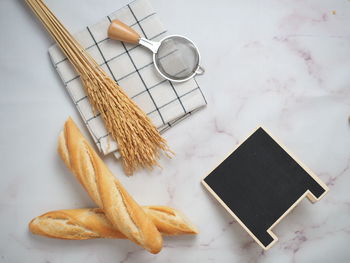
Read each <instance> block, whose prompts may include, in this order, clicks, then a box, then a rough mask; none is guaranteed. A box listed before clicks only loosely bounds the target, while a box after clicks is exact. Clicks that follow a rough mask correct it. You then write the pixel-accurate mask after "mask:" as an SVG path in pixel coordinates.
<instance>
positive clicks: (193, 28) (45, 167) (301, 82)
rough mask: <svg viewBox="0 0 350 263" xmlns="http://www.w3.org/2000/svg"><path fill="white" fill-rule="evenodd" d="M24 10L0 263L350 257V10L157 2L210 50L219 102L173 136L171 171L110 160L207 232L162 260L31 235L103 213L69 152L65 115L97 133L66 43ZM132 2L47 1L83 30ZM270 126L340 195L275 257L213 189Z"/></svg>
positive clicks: (2, 152) (12, 92) (16, 29)
mask: <svg viewBox="0 0 350 263" xmlns="http://www.w3.org/2000/svg"><path fill="white" fill-rule="evenodd" d="M23 2H24V1H23V0H1V1H0V27H1V35H2V36H1V40H0V80H1V85H0V89H1V96H0V121H1V129H0V142H1V144H0V164H1V166H0V167H1V183H0V262H45V263H49V262H50V263H58V262H87V263H88V262H104V263H105V262H247V263H253V262H269V263H270V262H278V263H279V262H298V263H299V262H300V263H303V262H319V263H321V262H337V263H342V262H344V263H345V262H349V261H350V249H349V244H350V192H349V184H350V178H349V176H350V169H349V167H350V147H349V145H350V127H349V123H348V116H349V115H350V102H349V98H350V72H349V71H350V1H348V0H338V1H334V0H333V1H331V0H329V1H326V0H322V1H316V0H314V1H311V0H310V1H294V0H267V1H261V0H260V1H258V0H251V1H244V0H240V1H238V0H236V1H229V0H226V1H207V0H204V1H200V0H195V1H186V0H179V1H162V0H152V4H153V5H154V7H155V8H156V9H157V10H158V12H159V15H160V17H161V19H162V20H163V22H164V23H165V24H166V26H167V28H169V29H170V30H171V32H173V33H180V34H183V35H187V36H189V37H190V38H192V39H193V40H194V41H195V42H196V43H197V45H198V46H199V47H200V50H201V53H202V57H203V65H204V66H205V67H206V70H207V71H206V74H205V75H204V76H202V77H201V78H198V81H199V83H200V85H201V86H202V88H203V90H204V92H205V94H206V96H207V99H208V103H209V104H208V107H207V108H206V109H205V110H202V111H201V112H199V113H197V114H195V115H194V116H192V117H191V118H190V119H188V120H186V121H184V122H183V123H181V124H179V125H178V126H177V127H175V128H174V129H172V130H170V131H168V132H167V133H166V135H165V137H166V138H167V139H168V141H169V144H170V145H171V147H172V149H173V150H174V151H175V152H176V153H177V155H176V157H175V158H174V159H172V160H166V159H163V160H162V165H163V167H164V168H163V170H159V169H156V170H154V171H152V172H141V173H138V174H136V175H135V176H133V177H130V178H128V177H126V176H124V175H123V173H122V171H121V169H120V164H119V163H118V162H116V161H115V160H114V159H113V158H106V161H107V163H108V164H109V165H110V167H111V169H112V170H113V171H114V172H115V174H116V175H117V176H118V178H119V179H120V180H121V181H122V182H123V183H124V185H125V187H126V188H127V189H128V190H129V192H130V193H131V194H133V196H134V197H135V199H136V200H138V201H139V203H141V204H165V205H170V206H173V207H176V208H178V209H180V210H182V211H183V212H184V213H186V214H187V216H188V217H189V218H190V219H191V220H192V221H193V222H194V223H195V224H197V225H198V227H199V228H200V231H201V233H200V234H199V235H198V236H197V237H176V238H166V239H165V247H164V249H163V250H162V252H161V253H160V254H158V255H151V254H149V253H147V252H145V251H143V250H142V249H140V248H139V247H137V246H136V245H134V244H132V243H131V242H128V241H124V240H88V241H62V240H53V239H48V238H43V237H38V236H33V235H31V234H30V233H29V232H28V229H27V224H28V222H29V221H30V220H31V219H32V218H33V217H35V216H37V215H40V214H42V213H44V212H46V211H49V210H54V209H63V208H78V207H89V206H92V205H93V204H92V202H91V201H90V200H89V198H88V197H87V194H85V193H84V191H83V189H82V188H81V186H80V185H79V184H78V183H77V182H76V181H75V179H74V177H73V176H72V175H71V174H70V173H69V172H68V171H67V169H66V168H65V167H64V165H63V163H62V162H61V160H60V159H59V157H58V155H57V153H56V141H57V135H58V133H59V131H60V129H61V128H62V125H63V123H64V121H65V119H66V118H67V117H68V116H69V115H71V116H72V117H73V118H74V119H75V120H76V122H77V123H78V125H80V127H83V126H82V123H81V122H80V120H79V117H78V114H77V112H76V111H75V109H74V106H73V105H72V103H71V101H70V99H69V98H68V95H67V94H66V91H65V90H64V88H63V86H62V84H61V82H60V80H59V79H58V77H57V75H56V72H55V71H54V69H53V68H52V66H51V64H50V61H49V58H48V55H47V48H48V47H49V46H50V45H51V44H52V40H51V39H50V38H49V37H48V36H47V34H46V32H45V31H44V30H43V28H42V27H41V26H40V24H39V23H38V22H37V21H36V20H34V17H33V16H32V15H31V14H30V12H28V10H27V8H26V7H25V4H24V3H23ZM127 2H128V1H127V0H120V1H117V0H102V1H94V0H77V1H69V0H60V1H58V0H47V3H48V5H49V6H50V7H51V8H52V9H53V10H54V12H55V13H56V14H57V15H58V16H59V17H60V18H62V21H63V22H64V24H65V25H66V26H67V27H68V28H69V29H70V30H71V31H72V32H76V31H78V30H79V29H81V28H82V27H84V26H86V25H89V24H92V23H94V22H96V21H98V20H99V19H100V17H102V16H104V15H105V14H107V13H110V12H111V11H112V10H116V9H118V8H119V7H121V6H123V5H125V4H127ZM258 125H263V126H265V127H266V128H268V129H269V130H270V132H271V133H273V134H274V135H275V136H276V137H278V138H279V139H281V140H282V141H283V142H284V144H285V145H286V146H287V147H288V148H289V149H290V150H291V151H292V152H294V154H295V155H297V156H298V157H299V158H300V159H301V160H302V161H303V162H304V163H305V164H306V165H307V166H309V167H310V168H311V169H312V170H313V171H314V172H315V173H316V174H317V175H318V176H319V177H320V178H321V179H322V180H323V181H324V182H325V183H326V184H327V185H328V186H329V188H330V192H329V193H328V194H327V195H326V196H325V197H324V199H322V200H321V201H320V202H319V203H316V204H314V205H312V204H311V203H309V202H308V201H307V200H304V201H302V202H301V203H300V205H299V206H298V207H297V208H296V209H295V210H294V211H293V212H292V213H291V214H290V215H289V216H288V217H287V218H285V220H283V221H282V222H281V223H280V224H279V225H278V226H277V227H276V228H275V229H274V232H275V233H276V234H277V236H278V237H279V242H278V243H277V244H276V245H275V246H274V247H272V248H271V249H270V250H269V251H267V252H264V251H263V250H262V249H261V248H260V247H259V246H258V245H256V244H255V243H254V242H253V241H252V239H251V238H250V237H249V236H248V234H246V233H245V232H244V231H243V230H242V228H241V227H240V226H239V224H237V223H236V222H234V221H233V219H232V218H231V217H230V216H229V215H228V214H227V213H226V212H225V211H224V209H222V208H221V207H220V206H219V205H218V204H217V203H216V201H215V200H214V199H213V198H212V197H211V196H209V194H208V193H207V192H206V190H204V189H203V187H202V186H201V184H200V180H201V178H202V177H203V176H205V175H206V174H207V173H208V172H209V171H210V170H211V169H212V168H213V167H214V166H215V165H216V164H217V163H218V162H219V161H220V160H222V158H223V157H225V156H226V154H227V153H228V152H229V151H231V150H232V148H233V147H234V146H235V145H236V144H237V143H238V142H239V141H240V140H241V139H242V138H244V137H246V136H247V134H249V133H250V132H251V131H252V130H253V129H254V128H255V127H257V126H258ZM84 132H85V134H87V133H86V131H85V130H84Z"/></svg>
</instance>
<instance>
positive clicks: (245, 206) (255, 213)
mask: <svg viewBox="0 0 350 263" xmlns="http://www.w3.org/2000/svg"><path fill="white" fill-rule="evenodd" d="M259 154H260V156H259ZM274 154H275V155H276V154H277V155H276V156H273V155H274ZM263 158H265V159H263ZM250 161H252V162H250ZM283 165H284V166H285V167H283ZM254 169H258V170H259V172H256V171H254ZM232 170H234V171H233V172H232ZM266 170H267V171H266ZM276 171H277V173H276ZM234 174H235V175H234ZM237 174H240V175H244V177H241V178H239V177H238V176H237ZM260 174H263V175H264V177H262V176H261V175H260ZM220 180H221V181H220ZM276 180H277V181H278V182H277V184H275V183H276V182H275V181H276ZM255 181H256V182H257V183H256V184H255ZM202 184H203V185H204V186H205V188H206V189H207V190H208V191H209V192H210V193H211V194H212V195H213V196H214V197H215V198H216V199H217V201H218V202H219V203H220V204H221V205H222V206H223V207H224V208H225V209H226V210H227V211H228V212H229V214H231V215H232V216H233V217H234V219H235V220H236V221H237V222H238V223H239V224H240V225H241V226H242V227H243V228H244V229H245V230H246V231H247V232H248V233H249V234H250V236H251V237H253V239H254V240H255V241H256V242H257V243H258V244H259V245H260V246H261V247H262V248H263V249H265V250H267V249H269V248H271V247H272V246H273V245H274V244H275V243H276V242H277V241H278V238H277V236H276V235H275V234H274V233H273V232H272V229H273V228H274V227H275V226H276V225H277V224H278V223H279V222H280V221H281V220H282V219H283V218H284V217H285V216H286V215H287V214H288V213H289V212H290V211H291V210H292V209H293V208H294V207H295V206H296V205H297V204H298V203H299V202H300V201H301V200H302V199H303V198H304V197H307V198H308V199H309V200H310V201H311V202H312V203H314V202H316V201H318V200H320V199H321V198H322V197H323V196H324V195H325V194H326V193H327V192H328V190H329V189H328V187H327V186H326V185H325V184H324V183H323V182H322V181H321V180H320V179H319V178H318V177H317V176H316V175H315V174H314V173H313V172H312V171H311V170H310V169H309V168H307V167H306V166H305V165H304V164H303V163H302V162H300V161H299V160H298V159H297V158H296V157H295V156H294V155H293V154H292V153H291V152H290V151H289V150H287V148H286V147H285V146H282V144H281V143H280V142H279V141H278V140H277V139H276V138H275V137H273V136H271V135H270V133H268V132H267V131H266V129H263V128H262V127H258V128H257V129H256V130H255V131H254V132H253V133H252V134H251V135H249V136H248V137H247V138H246V139H245V140H244V141H243V142H242V143H241V144H239V145H238V146H237V147H235V149H234V150H233V151H232V152H230V153H229V154H228V155H227V157H226V158H225V159H224V160H223V161H221V162H220V163H219V164H218V165H217V166H216V167H215V168H214V169H213V170H212V171H211V172H210V173H209V174H208V175H207V176H206V177H205V178H203V180H202ZM254 184H255V185H254ZM251 185H253V186H252V187H251ZM235 187H236V189H235ZM250 188H251V189H250ZM279 189H282V190H279ZM236 192H237V193H236ZM266 193H267V194H266ZM278 197H285V198H278ZM233 199H234V200H233ZM256 199H257V201H255V200H256ZM284 199H285V200H284ZM264 202H265V203H264ZM256 203H258V204H256ZM276 207H277V208H276ZM254 220H255V221H254Z"/></svg>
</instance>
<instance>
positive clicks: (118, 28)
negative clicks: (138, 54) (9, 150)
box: [108, 19, 140, 44]
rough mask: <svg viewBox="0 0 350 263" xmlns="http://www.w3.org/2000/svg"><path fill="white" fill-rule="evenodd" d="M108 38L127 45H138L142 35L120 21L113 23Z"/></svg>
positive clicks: (116, 20)
mask: <svg viewBox="0 0 350 263" xmlns="http://www.w3.org/2000/svg"><path fill="white" fill-rule="evenodd" d="M108 37H109V38H111V39H115V40H120V41H123V42H126V43H131V44H138V43H139V40H140V35H139V34H138V33H137V32H136V31H135V30H134V29H132V28H131V27H129V26H127V25H125V24H124V23H123V22H121V21H120V20H118V19H115V20H113V21H112V23H111V24H110V26H109V28H108Z"/></svg>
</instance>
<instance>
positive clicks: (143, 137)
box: [26, 0, 172, 175]
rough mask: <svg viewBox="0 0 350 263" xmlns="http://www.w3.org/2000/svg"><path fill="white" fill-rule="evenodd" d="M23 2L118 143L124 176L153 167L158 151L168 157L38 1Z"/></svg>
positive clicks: (141, 118)
mask: <svg viewBox="0 0 350 263" xmlns="http://www.w3.org/2000/svg"><path fill="white" fill-rule="evenodd" d="M26 2H27V4H28V5H29V6H30V7H31V9H32V10H33V12H34V13H35V14H36V15H37V17H38V18H39V19H40V20H41V22H42V23H43V24H44V26H45V28H46V29H47V31H48V32H49V33H50V34H51V36H52V37H53V38H54V39H55V41H56V42H57V44H58V45H59V46H60V48H61V49H62V51H63V52H64V53H65V55H66V56H67V58H68V59H69V61H70V62H71V63H72V64H73V66H74V68H75V70H76V71H77V72H78V73H79V74H80V79H81V81H82V83H83V86H84V88H85V91H86V93H87V96H88V98H89V101H90V103H91V105H92V107H93V109H94V110H95V111H98V112H100V114H101V116H102V118H103V120H104V123H105V125H106V128H107V130H108V132H109V133H110V135H111V137H112V138H113V139H114V140H115V141H116V142H117V144H118V148H119V152H120V154H121V156H122V162H123V167H124V170H125V172H126V174H128V175H131V174H132V173H133V172H134V171H135V170H137V169H138V168H140V167H145V168H151V167H152V166H154V165H157V164H158V159H159V157H160V152H161V151H163V152H164V153H165V154H166V155H167V156H170V153H172V152H171V150H170V149H169V147H168V145H167V143H166V141H165V140H164V139H163V138H162V137H161V135H160V134H159V132H158V130H157V129H156V127H155V126H154V125H153V124H152V122H151V120H150V119H149V118H148V116H147V115H146V114H145V113H144V112H143V111H142V110H141V109H140V108H139V107H138V106H137V105H136V104H135V103H134V102H133V101H132V100H131V99H130V98H129V97H128V96H127V95H126V94H125V92H124V91H123V90H122V89H121V88H120V87H119V86H118V85H117V84H116V83H115V82H114V81H113V80H112V79H111V78H110V77H109V76H108V75H107V74H106V73H105V72H104V71H103V70H102V69H101V67H100V66H99V65H98V64H97V63H96V62H95V61H94V59H93V58H92V57H91V56H90V55H89V54H88V53H87V52H86V51H85V50H84V48H83V47H82V46H81V45H80V44H79V43H78V42H77V41H76V40H75V39H74V38H73V36H72V35H71V34H70V33H69V32H68V31H67V30H66V28H65V27H64V26H63V25H62V24H61V23H60V21H59V20H58V19H57V18H56V16H55V15H54V14H53V13H52V12H51V10H50V9H49V8H48V7H47V6H46V5H45V4H44V3H43V2H42V1H41V0H26ZM121 66H122V65H121Z"/></svg>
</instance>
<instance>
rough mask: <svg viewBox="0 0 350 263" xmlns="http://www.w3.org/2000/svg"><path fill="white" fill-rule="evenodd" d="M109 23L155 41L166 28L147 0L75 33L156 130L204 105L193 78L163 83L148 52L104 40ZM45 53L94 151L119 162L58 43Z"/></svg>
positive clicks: (177, 120) (200, 92)
mask: <svg viewBox="0 0 350 263" xmlns="http://www.w3.org/2000/svg"><path fill="white" fill-rule="evenodd" d="M113 19H119V20H121V21H122V22H124V23H125V24H127V25H129V26H131V27H132V28H133V29H134V30H136V31H137V32H138V33H139V34H140V35H141V36H143V37H145V38H148V39H151V40H155V41H157V40H161V39H162V38H164V37H165V36H166V30H165V28H164V27H163V25H162V24H161V22H160V21H159V19H158V16H157V14H156V13H155V11H154V9H153V8H152V6H151V4H150V3H149V2H148V0H137V1H134V2H132V3H130V4H128V5H127V6H125V7H123V8H121V9H119V10H117V11H115V12H113V13H112V14H110V15H108V16H106V17H105V18H103V19H102V20H101V21H100V22H99V23H97V24H94V25H92V26H88V27H86V29H84V30H82V31H81V32H79V33H78V34H76V35H74V37H75V38H76V39H77V40H78V41H79V42H80V44H81V45H82V46H83V47H84V48H85V49H86V50H87V52H88V53H89V54H90V55H91V56H92V57H93V58H94V59H95V60H96V62H97V63H98V64H99V65H101V67H102V68H103V69H104V70H105V71H106V73H108V74H109V75H110V76H111V77H112V78H113V79H114V80H115V81H116V82H117V83H118V84H119V85H120V86H121V87H122V89H123V90H124V91H125V92H126V93H127V94H128V96H129V97H130V98H132V99H133V100H134V102H135V103H136V104H137V105H138V106H139V107H140V108H141V109H142V110H143V111H144V112H146V113H147V115H148V116H149V117H150V119H151V120H152V121H153V123H154V125H155V126H156V127H157V128H158V130H159V131H160V132H164V131H165V130H167V129H168V128H170V127H172V126H173V125H174V124H176V123H177V122H179V121H180V120H183V119H184V118H186V117H187V116H189V115H190V114H191V113H193V112H194V111H196V110H198V109H200V108H202V107H203V106H205V105H206V100H205V98H204V96H203V93H202V91H201V89H200V87H199V86H198V83H197V81H196V79H195V78H193V79H191V80H189V81H186V82H183V83H173V82H170V81H168V80H165V79H163V78H162V77H161V76H160V75H159V74H158V72H157V71H156V69H155V67H154V65H153V60H152V52H150V51H149V50H146V49H145V48H144V47H142V46H140V45H131V44H127V43H123V42H119V41H116V40H111V39H109V38H108V36H107V29H108V26H109V24H110V22H111V21H112V20H113ZM49 55H50V57H51V60H52V63H53V65H54V67H55V68H56V70H57V72H58V74H59V75H60V77H61V79H62V81H63V83H64V85H65V87H66V89H67V91H68V93H69V95H70V96H71V98H72V100H73V102H74V104H75V105H76V107H77V109H78V111H79V113H80V115H81V117H82V118H83V120H84V122H85V124H86V126H87V128H88V130H89V132H90V133H91V135H92V138H93V140H94V142H95V143H96V145H97V147H98V149H99V150H100V151H101V152H102V153H103V154H108V153H114V155H115V156H116V157H117V158H119V157H120V155H119V152H118V151H117V150H118V146H117V143H116V142H115V141H114V140H113V139H112V138H110V136H109V134H108V132H107V130H106V127H105V125H104V123H103V120H102V118H101V116H100V114H99V113H96V112H94V111H93V110H92V107H91V105H90V103H89V100H88V98H87V96H86V93H85V90H84V87H83V86H82V83H81V81H80V78H79V75H78V73H77V72H76V71H75V70H74V68H73V66H72V65H71V63H70V62H69V61H68V59H67V58H66V57H65V55H64V54H63V53H62V52H61V50H60V48H59V47H58V46H57V45H54V46H52V47H50V48H49Z"/></svg>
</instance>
